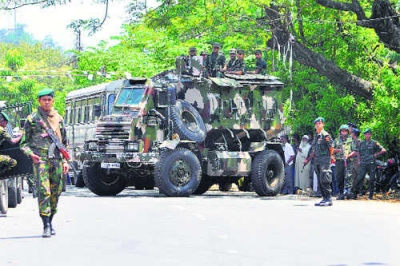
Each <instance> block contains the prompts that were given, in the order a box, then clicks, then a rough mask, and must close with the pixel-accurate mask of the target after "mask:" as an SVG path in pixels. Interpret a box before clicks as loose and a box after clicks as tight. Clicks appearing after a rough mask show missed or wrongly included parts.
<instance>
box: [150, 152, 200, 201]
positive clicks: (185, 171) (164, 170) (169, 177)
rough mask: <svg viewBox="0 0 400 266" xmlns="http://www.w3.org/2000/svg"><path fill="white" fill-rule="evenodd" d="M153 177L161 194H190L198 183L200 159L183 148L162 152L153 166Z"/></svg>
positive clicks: (178, 195) (181, 195)
mask: <svg viewBox="0 0 400 266" xmlns="http://www.w3.org/2000/svg"><path fill="white" fill-rule="evenodd" d="M154 179H155V182H156V186H157V187H158V189H159V191H160V193H162V194H165V195H167V196H172V197H187V196H190V195H191V194H193V192H195V191H196V189H197V188H198V186H199V184H200V180H201V165H200V161H199V159H198V158H197V157H196V155H194V153H193V152H191V151H190V150H188V149H184V148H177V149H176V150H169V151H165V152H162V153H161V157H160V160H159V161H158V162H157V163H156V166H155V171H154Z"/></svg>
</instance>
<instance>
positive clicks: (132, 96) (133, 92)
mask: <svg viewBox="0 0 400 266" xmlns="http://www.w3.org/2000/svg"><path fill="white" fill-rule="evenodd" d="M143 94H144V89H143V88H123V89H121V92H120V93H119V94H118V98H117V100H116V102H115V105H117V106H127V105H138V104H139V102H140V100H142V98H143Z"/></svg>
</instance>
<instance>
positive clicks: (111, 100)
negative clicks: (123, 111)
mask: <svg viewBox="0 0 400 266" xmlns="http://www.w3.org/2000/svg"><path fill="white" fill-rule="evenodd" d="M114 100H115V94H110V95H109V96H108V104H107V106H108V110H107V114H108V115H109V114H111V110H112V107H113V104H114Z"/></svg>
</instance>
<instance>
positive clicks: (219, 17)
mask: <svg viewBox="0 0 400 266" xmlns="http://www.w3.org/2000/svg"><path fill="white" fill-rule="evenodd" d="M14 2H15V3H18V4H19V5H23V4H24V3H25V4H28V3H30V4H32V3H33V2H35V1H22V0H21V1H14ZM66 2H69V1H37V3H38V4H42V5H52V4H65V3H66ZM102 2H104V3H105V8H106V7H107V8H112V4H111V3H112V2H110V3H109V1H106V0H102ZM158 2H159V4H160V5H159V6H158V7H157V8H153V9H148V8H146V9H145V5H141V4H140V3H139V4H138V1H126V3H127V6H128V8H127V12H130V14H131V19H130V20H129V23H127V24H126V25H124V29H125V31H124V33H123V34H122V35H121V36H114V37H113V38H114V39H117V40H119V41H120V42H119V44H118V45H115V46H113V47H108V45H107V43H106V42H102V43H100V44H99V45H98V46H96V47H86V49H84V51H75V54H76V55H75V58H76V61H75V63H74V64H70V65H67V64H64V65H63V66H62V67H65V68H69V70H70V71H72V73H74V71H93V72H96V71H99V70H100V69H102V70H104V71H105V72H107V73H111V72H112V73H114V74H113V75H112V76H111V77H108V78H107V77H102V76H98V77H97V79H94V80H88V79H87V77H75V78H74V81H72V80H69V79H66V81H65V83H61V84H58V85H57V86H60V85H61V86H66V87H67V89H66V90H67V91H69V90H72V89H74V88H79V87H84V86H89V85H91V84H92V83H99V82H104V81H105V80H109V79H116V78H121V77H124V76H125V73H126V72H129V73H130V74H131V75H133V76H144V77H150V76H152V75H154V74H157V73H159V72H162V71H163V70H166V69H171V68H173V67H174V65H175V57H176V56H178V55H181V54H186V53H187V50H188V48H189V47H191V46H195V47H196V48H197V49H198V51H202V50H204V51H210V50H211V44H212V43H213V42H215V41H217V42H220V43H221V44H222V45H223V50H224V51H225V52H227V51H228V50H229V49H231V48H240V49H244V50H245V51H246V57H245V61H246V63H247V65H248V66H250V68H251V67H254V62H255V57H254V55H253V52H254V50H256V49H261V50H262V51H263V57H264V59H266V61H267V64H268V69H267V70H268V72H269V73H270V74H273V75H275V76H279V77H281V78H282V80H283V81H284V82H285V84H286V87H285V89H284V93H285V97H286V99H288V100H287V101H286V103H285V105H284V109H285V114H286V116H287V120H286V125H287V126H288V128H291V129H292V132H297V133H300V134H303V133H307V132H308V131H312V127H313V125H312V121H313V120H314V118H315V117H317V116H324V117H325V119H326V121H327V127H328V129H329V131H330V132H331V133H332V134H337V132H338V128H339V127H340V125H341V124H343V123H347V122H348V121H351V122H353V123H356V124H358V125H359V126H360V128H361V129H365V128H367V127H371V128H372V129H373V130H374V135H375V137H376V138H378V139H380V140H381V141H382V142H384V143H388V142H389V141H390V140H391V139H393V138H399V136H400V125H399V121H400V112H399V102H400V85H399V84H400V82H399V78H398V67H397V64H398V61H399V59H400V56H399V49H400V37H399V36H400V24H399V9H400V5H399V4H398V2H396V1H395V0H373V1H369V0H351V1H350V0H348V1H332V0H316V1H308V0H294V1H293V0H275V1H270V0H257V1H256V0H247V1H227V0H201V1H199V0H190V1H189V0H182V1H171V0H163V1H158ZM8 3H10V1H0V9H5V7H6V8H12V7H11V6H10V5H7V4H8ZM14 8H18V7H17V6H16V5H15V6H14ZM144 11H147V12H144ZM105 23H106V22H105ZM74 25H75V24H74ZM78 26H79V27H81V26H80V25H78ZM79 27H78V28H77V29H78V30H80V28H79ZM19 47H20V48H21V47H22V46H21V45H20V46H19ZM13 48H14V49H16V47H13ZM42 48H43V47H42ZM42 48H41V49H42ZM18 49H19V48H18V47H17V50H18ZM4 51H8V48H7V49H5V50H4ZM8 53H9V54H10V53H11V52H8ZM20 53H21V52H20ZM10 56H13V57H14V59H12V60H14V61H15V62H16V63H18V62H19V64H20V66H18V64H17V65H16V67H19V68H20V69H21V68H22V69H24V68H26V67H27V65H26V64H29V62H30V60H31V59H30V58H27V57H29V56H28V54H25V53H22V58H20V59H18V53H16V54H11V55H10ZM62 56H65V55H62ZM10 60H11V59H6V58H5V57H4V58H3V59H1V58H0V63H1V62H2V61H3V62H4V64H5V65H7V64H6V61H7V62H12V60H11V61H10ZM18 60H19V61H18ZM21 60H22V61H21ZM39 61H40V60H39ZM61 61H62V60H61ZM21 62H22V63H21ZM21 64H23V66H22V65H21ZM49 64H50V63H49ZM11 65H12V64H11ZM11 65H8V66H7V68H8V69H9V70H8V71H15V70H13V69H12V68H11ZM53 65H54V63H53ZM56 65H57V64H56ZM48 67H49V69H50V68H51V66H50V65H49V66H48ZM56 67H57V66H56ZM73 67H75V68H73ZM68 80H69V81H68ZM21 82H22V81H21ZM25 82H27V81H25ZM67 83H68V84H67ZM1 84H4V82H1V83H0V86H1ZM34 84H36V82H34ZM49 85H53V84H49ZM8 86H10V87H13V86H14V85H13V84H11V83H8ZM35 86H36V85H35ZM15 88H16V89H14V90H15V91H16V93H18V90H19V89H18V84H16V85H15ZM21 92H22V93H23V90H22V91H21ZM21 97H22V96H21Z"/></svg>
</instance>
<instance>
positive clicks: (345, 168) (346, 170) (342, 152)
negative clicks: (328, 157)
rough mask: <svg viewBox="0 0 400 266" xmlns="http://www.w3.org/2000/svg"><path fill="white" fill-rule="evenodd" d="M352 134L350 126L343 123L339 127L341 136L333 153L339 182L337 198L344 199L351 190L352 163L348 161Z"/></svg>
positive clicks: (334, 144)
mask: <svg viewBox="0 0 400 266" xmlns="http://www.w3.org/2000/svg"><path fill="white" fill-rule="evenodd" d="M351 142H352V141H351V136H350V134H349V126H348V125H341V126H340V128H339V137H338V138H337V139H336V140H335V141H334V142H333V148H334V150H333V154H334V156H335V160H336V179H337V182H338V188H339V196H338V197H337V200H344V199H345V196H346V195H347V194H348V193H349V192H350V191H349V189H351V184H352V179H351V164H349V163H348V162H347V156H348V155H349V154H350V153H351Z"/></svg>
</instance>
